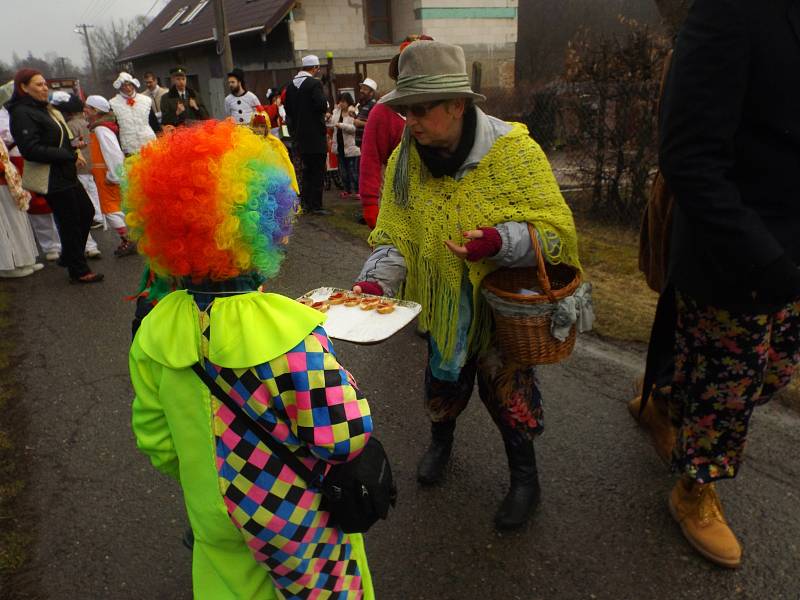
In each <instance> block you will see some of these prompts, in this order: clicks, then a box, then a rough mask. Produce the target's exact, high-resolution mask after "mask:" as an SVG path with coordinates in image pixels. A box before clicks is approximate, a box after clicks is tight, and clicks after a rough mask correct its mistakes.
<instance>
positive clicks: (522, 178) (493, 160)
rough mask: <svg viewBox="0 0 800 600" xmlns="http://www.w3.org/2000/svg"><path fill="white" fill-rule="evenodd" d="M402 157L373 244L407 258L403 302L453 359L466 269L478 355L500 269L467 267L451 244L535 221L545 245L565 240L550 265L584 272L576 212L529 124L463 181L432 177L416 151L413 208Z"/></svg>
mask: <svg viewBox="0 0 800 600" xmlns="http://www.w3.org/2000/svg"><path fill="white" fill-rule="evenodd" d="M398 155H399V152H398V151H397V150H395V152H394V153H393V154H392V156H391V158H390V159H389V163H388V165H387V168H386V178H385V181H384V183H383V191H382V195H381V210H380V215H379V217H378V222H377V224H376V227H375V230H374V231H373V232H372V235H370V238H369V242H370V244H371V245H372V246H373V247H374V246H379V245H384V244H391V245H393V246H395V247H396V248H397V249H398V250H399V251H400V253H401V254H402V255H403V257H404V258H405V260H406V266H407V269H408V272H407V275H406V280H405V284H404V286H403V289H402V290H401V297H402V298H404V299H407V300H413V301H415V302H419V303H420V304H421V305H422V313H421V314H420V328H421V329H422V330H423V331H427V332H430V334H431V336H432V337H433V339H434V341H435V342H436V345H437V346H438V348H439V350H440V351H441V352H442V355H443V357H444V358H445V359H449V358H451V357H452V355H453V352H454V350H455V347H456V341H457V339H456V336H457V325H458V316H459V315H458V313H459V299H460V297H461V293H462V285H463V282H464V278H463V275H464V269H465V268H466V269H467V275H468V277H469V281H470V283H471V284H472V294H473V298H472V300H473V308H474V311H473V312H474V314H473V318H472V323H471V326H470V329H469V334H468V340H467V342H468V348H469V351H470V353H475V352H479V351H481V350H483V349H485V348H486V347H487V346H488V345H489V342H490V340H491V335H492V324H491V312H490V310H489V308H488V306H487V305H486V302H485V301H484V300H483V298H482V296H481V294H480V283H481V281H482V280H483V278H484V277H486V275H488V274H489V273H491V272H492V271H493V270H495V269H496V268H497V266H496V265H495V263H494V262H493V261H492V260H491V259H488V260H483V261H479V262H474V263H473V262H462V261H461V260H459V259H458V258H456V257H455V256H454V255H453V254H452V253H451V252H450V251H449V250H448V249H447V247H446V246H445V245H444V240H447V239H450V240H454V241H457V242H458V243H462V242H463V237H462V233H463V232H465V231H468V230H470V229H477V228H479V227H491V226H494V225H498V224H500V223H505V222H509V221H517V222H527V223H531V224H532V225H534V226H535V227H536V230H537V231H538V232H539V235H540V236H542V238H543V239H544V240H546V241H547V240H550V241H555V238H557V239H558V240H560V241H561V243H560V244H548V243H545V244H544V245H545V246H552V247H555V248H556V250H555V252H556V254H546V258H547V260H548V261H549V262H550V263H552V264H558V263H562V262H563V263H566V264H568V265H571V266H573V267H576V268H578V269H580V268H581V267H580V262H579V260H578V238H577V234H576V232H575V223H574V221H573V218H572V211H571V210H570V209H569V207H568V206H567V203H566V202H565V201H564V198H563V196H562V195H561V190H560V189H559V187H558V183H557V182H556V179H555V176H554V175H553V171H552V169H551V168H550V163H549V162H548V161H547V157H546V156H545V155H544V152H543V151H542V149H541V148H540V147H539V145H538V144H537V143H536V142H535V141H533V140H532V139H531V137H530V136H529V134H528V129H527V128H526V127H525V126H524V125H522V124H520V123H513V124H512V129H511V131H510V132H509V133H507V134H506V135H504V136H502V137H500V138H499V139H498V140H497V141H496V142H495V144H494V145H493V146H492V149H491V150H490V151H489V152H488V153H487V154H486V156H485V157H484V158H483V159H482V160H481V161H480V162H479V163H478V165H477V167H476V168H474V169H473V170H471V171H470V172H469V173H467V175H466V176H464V177H463V178H462V179H461V180H459V181H456V180H455V179H453V178H452V177H441V178H434V177H432V176H431V175H430V173H429V172H428V171H427V169H426V168H425V166H424V165H423V164H422V162H421V160H420V157H419V154H418V153H417V151H416V148H415V147H414V145H413V144H412V145H411V148H410V153H409V157H408V181H409V183H408V185H409V194H408V205H407V206H405V207H404V206H401V205H400V203H398V202H397V201H396V198H395V197H394V193H393V192H392V190H393V184H394V177H395V174H396V172H397V159H398Z"/></svg>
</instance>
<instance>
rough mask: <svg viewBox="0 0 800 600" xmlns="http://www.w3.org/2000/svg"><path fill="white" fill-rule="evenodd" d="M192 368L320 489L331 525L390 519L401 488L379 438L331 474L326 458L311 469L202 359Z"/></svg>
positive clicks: (361, 527)
mask: <svg viewBox="0 0 800 600" xmlns="http://www.w3.org/2000/svg"><path fill="white" fill-rule="evenodd" d="M192 370H193V371H194V372H195V373H196V374H197V376H198V377H199V378H200V379H201V380H202V382H203V383H205V384H206V387H208V389H209V390H210V391H211V393H212V394H213V395H214V396H215V397H216V398H217V399H218V400H219V401H220V402H222V403H223V404H225V406H227V407H228V408H229V409H230V410H231V411H232V412H233V413H234V414H235V415H237V416H241V417H244V418H245V419H247V420H249V421H251V422H252V423H253V424H254V425H255V427H253V429H252V432H253V433H254V434H256V436H258V438H259V439H260V440H261V441H262V442H264V445H265V446H267V448H269V449H270V450H271V451H272V452H273V453H274V454H275V455H276V456H278V457H279V458H280V459H281V460H282V461H283V464H285V465H286V466H287V467H289V468H290V469H292V471H294V472H295V473H296V474H297V475H298V476H299V477H300V478H301V479H303V481H305V482H306V485H307V486H308V488H309V489H315V490H318V491H319V492H320V493H321V494H322V497H323V500H322V503H321V505H320V508H322V509H323V510H327V511H328V512H329V513H330V514H331V517H332V519H331V525H335V526H338V527H339V528H340V529H341V530H342V531H344V532H345V533H364V532H366V531H367V530H369V528H370V527H372V526H373V525H374V524H375V523H376V522H377V521H378V519H386V518H387V516H388V514H389V507H390V506H394V505H395V504H396V502H397V487H396V486H395V483H394V478H393V477H392V469H391V467H390V465H389V459H388V457H387V456H386V451H385V450H384V449H383V445H382V444H381V443H380V442H379V441H378V440H377V438H375V437H374V436H371V437H370V438H369V441H368V442H367V445H366V446H365V447H364V449H363V450H362V451H361V454H359V455H358V457H356V458H355V459H353V460H351V461H349V462H346V463H341V464H335V465H332V466H331V467H330V469H329V470H328V473H327V475H326V474H325V468H326V466H327V463H326V462H325V461H322V460H320V461H318V463H317V466H316V467H315V468H314V470H311V469H309V468H308V467H306V466H305V465H304V464H303V463H302V462H301V461H300V459H299V458H297V456H295V455H294V453H292V451H291V450H289V448H287V447H286V446H284V445H283V444H281V443H280V442H279V441H278V440H276V439H275V438H274V437H272V436H271V435H270V434H269V432H267V430H266V429H264V427H263V426H262V425H261V424H259V423H256V422H255V421H253V420H252V419H251V418H250V417H249V415H247V413H245V412H244V410H242V407H241V406H239V404H238V403H237V402H236V401H235V400H233V398H231V397H230V396H229V395H228V394H227V393H226V392H225V390H223V389H222V388H221V387H220V386H219V384H218V383H217V382H216V381H214V379H213V378H212V377H210V376H209V374H208V373H207V372H206V370H205V369H204V368H203V366H202V365H201V364H200V363H199V362H198V363H195V364H193V365H192Z"/></svg>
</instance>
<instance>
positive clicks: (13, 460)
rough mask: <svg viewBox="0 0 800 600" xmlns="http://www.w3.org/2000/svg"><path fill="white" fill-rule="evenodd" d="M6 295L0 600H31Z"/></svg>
mask: <svg viewBox="0 0 800 600" xmlns="http://www.w3.org/2000/svg"><path fill="white" fill-rule="evenodd" d="M9 302H10V300H9V297H8V294H7V293H3V292H2V291H0V597H2V598H15V599H20V600H21V599H28V598H35V597H37V596H36V593H35V591H34V588H35V584H34V583H33V582H32V580H31V578H30V577H28V576H27V574H26V566H27V565H28V563H29V560H30V558H31V556H30V552H31V549H32V548H33V538H34V532H35V524H34V519H33V518H32V517H31V516H30V515H27V509H26V507H27V506H28V503H27V502H26V501H25V494H26V492H27V481H26V479H25V470H24V469H23V452H24V440H25V436H26V433H27V431H26V424H27V422H26V416H25V414H24V412H23V407H22V403H20V402H17V400H18V399H19V397H20V396H19V389H18V387H17V385H16V383H15V381H14V377H13V375H14V369H13V363H12V361H13V357H12V354H11V350H12V345H13V341H14V339H15V332H14V331H13V330H12V327H11V321H10V318H9V314H10V306H9Z"/></svg>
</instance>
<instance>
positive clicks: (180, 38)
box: [117, 0, 295, 62]
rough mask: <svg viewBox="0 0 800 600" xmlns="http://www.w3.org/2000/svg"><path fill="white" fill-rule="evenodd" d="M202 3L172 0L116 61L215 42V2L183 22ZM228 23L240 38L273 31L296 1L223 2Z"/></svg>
mask: <svg viewBox="0 0 800 600" xmlns="http://www.w3.org/2000/svg"><path fill="white" fill-rule="evenodd" d="M202 1H203V0H171V1H170V2H169V4H167V6H166V7H165V8H164V9H163V10H162V11H161V12H160V13H158V15H157V16H156V17H155V18H154V19H153V20H152V21H151V22H150V24H149V25H147V27H145V28H144V30H143V31H142V33H140V34H139V37H137V38H136V39H135V40H134V41H133V42H132V43H131V44H130V46H128V47H127V48H125V50H123V51H122V53H121V54H120V55H119V57H117V62H123V61H126V60H132V59H134V58H139V57H142V56H148V55H150V54H157V53H159V52H165V51H168V50H173V49H176V48H182V47H185V46H191V45H194V44H199V43H203V42H210V41H212V40H213V39H214V34H213V31H212V29H213V28H214V26H215V20H214V2H213V1H211V2H207V4H206V6H205V7H203V9H202V10H201V11H200V12H199V13H197V14H196V16H195V17H194V18H193V19H192V20H191V21H189V22H187V23H183V22H182V21H183V20H184V19H186V18H187V17H188V16H189V15H190V14H191V13H192V11H193V10H194V9H195V8H196V7H197V6H198V5H199V4H201V3H202ZM223 2H224V4H225V16H226V18H227V21H228V34H229V35H237V34H241V33H247V32H249V31H260V30H262V29H264V30H266V31H270V30H271V29H272V28H273V27H275V25H277V24H278V23H280V21H281V19H283V17H284V16H286V13H288V12H289V10H291V8H292V6H293V5H294V4H295V0H223ZM184 7H186V10H185V12H184V13H183V14H182V15H181V16H180V18H179V19H177V21H175V23H174V24H173V25H172V26H171V27H169V28H168V29H166V30H165V29H163V28H164V26H165V25H166V24H167V23H168V22H169V21H170V19H172V18H173V17H174V16H175V15H176V13H177V12H178V11H179V10H181V9H182V8H184Z"/></svg>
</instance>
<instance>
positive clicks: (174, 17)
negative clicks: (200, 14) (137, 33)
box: [161, 6, 189, 31]
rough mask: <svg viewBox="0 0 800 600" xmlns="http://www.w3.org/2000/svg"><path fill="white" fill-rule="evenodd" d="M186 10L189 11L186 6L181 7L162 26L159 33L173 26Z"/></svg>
mask: <svg viewBox="0 0 800 600" xmlns="http://www.w3.org/2000/svg"><path fill="white" fill-rule="evenodd" d="M187 10H189V7H188V6H182V7H181V8H179V9H178V12H176V13H175V14H174V15H172V18H171V19H170V20H169V21H167V22H166V23H165V24H164V26H163V27H162V28H161V31H166V30H167V29H169V28H170V27H172V26H173V25H175V23H176V22H177V21H178V19H180V18H181V17H182V16H183V13H185V12H186V11H187Z"/></svg>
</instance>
